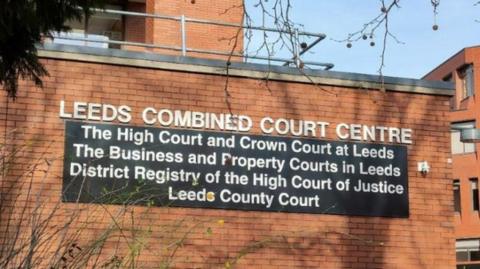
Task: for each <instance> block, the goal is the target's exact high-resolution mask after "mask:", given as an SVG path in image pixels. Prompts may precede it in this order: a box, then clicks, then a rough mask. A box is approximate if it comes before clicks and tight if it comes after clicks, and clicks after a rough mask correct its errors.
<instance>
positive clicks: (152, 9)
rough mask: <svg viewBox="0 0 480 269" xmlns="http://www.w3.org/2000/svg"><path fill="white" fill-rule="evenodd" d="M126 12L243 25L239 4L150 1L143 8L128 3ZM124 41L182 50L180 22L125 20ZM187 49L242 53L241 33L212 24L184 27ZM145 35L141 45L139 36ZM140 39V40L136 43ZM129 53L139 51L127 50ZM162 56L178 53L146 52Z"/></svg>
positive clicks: (190, 54)
mask: <svg viewBox="0 0 480 269" xmlns="http://www.w3.org/2000/svg"><path fill="white" fill-rule="evenodd" d="M127 9H128V10H129V11H135V12H147V13H151V14H159V15H165V16H175V17H180V16H181V15H185V17H187V18H190V19H200V20H210V21H217V22H222V23H232V24H238V25H240V24H242V19H243V6H242V1H239V0H228V1H190V0H189V1H150V0H147V1H146V2H145V3H144V4H143V3H142V4H140V3H129V4H128V6H127ZM125 31H126V36H127V41H131V40H133V41H138V42H146V43H149V44H154V45H160V46H170V47H178V48H180V47H181V46H182V40H181V27H180V21H175V20H166V19H151V18H147V19H141V18H135V17H130V16H127V20H126V28H125ZM185 31H186V46H187V48H191V49H197V50H211V51H221V52H227V53H230V52H231V51H232V50H234V51H235V52H241V51H242V50H243V30H242V29H238V28H237V27H227V26H220V25H212V24H199V23H193V22H187V23H186V28H185ZM142 35H144V38H143V40H144V41H143V40H142V41H139V40H140V39H141V38H140V36H142ZM139 38H140V39H139ZM126 48H128V49H135V50H139V49H138V48H134V47H130V46H126ZM147 50H149V51H155V52H160V53H163V54H176V55H178V54H180V53H181V52H180V51H174V50H167V49H147ZM187 55H188V56H201V57H202V58H216V59H219V58H220V59H225V58H226V56H219V55H213V54H201V53H195V52H190V53H188V54H187Z"/></svg>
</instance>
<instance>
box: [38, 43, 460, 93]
mask: <svg viewBox="0 0 480 269" xmlns="http://www.w3.org/2000/svg"><path fill="white" fill-rule="evenodd" d="M38 49H39V51H38V55H39V57H42V58H51V59H61V60H71V61H83V62H93V63H103V64H114V65H125V66H135V67H145V68H156V69H164V70H175V71H184V72H194V73H205V74H217V75H226V71H227V69H226V62H225V61H221V60H210V59H199V58H193V57H183V56H170V55H160V54H155V53H148V52H133V51H124V50H118V49H102V48H91V47H85V46H71V45H59V44H45V45H43V46H39V47H38ZM229 75H231V76H236V77H247V78H256V79H265V78H267V77H268V79H270V80H279V81H292V82H301V83H309V84H319V85H332V86H342V87H351V88H362V89H381V88H382V78H381V77H380V76H377V75H366V74H357V73H346V72H336V71H324V70H298V69H297V68H292V67H284V66H269V65H262V64H253V63H236V62H233V63H232V64H231V65H230V68H229ZM383 81H384V84H383V86H384V88H385V89H386V90H388V91H399V92H410V93H422V94H433V95H447V96H452V95H454V85H453V83H450V82H443V81H426V80H419V79H408V78H397V77H388V76H384V77H383Z"/></svg>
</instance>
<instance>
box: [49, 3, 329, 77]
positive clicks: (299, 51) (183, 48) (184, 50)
mask: <svg viewBox="0 0 480 269" xmlns="http://www.w3.org/2000/svg"><path fill="white" fill-rule="evenodd" d="M94 11H95V12H97V13H106V14H116V15H123V16H135V17H143V18H153V19H161V20H173V21H178V22H179V24H180V38H181V44H180V46H169V45H159V44H149V43H142V42H132V41H120V40H111V39H108V40H102V39H99V38H92V37H94V35H88V34H85V35H84V37H80V36H78V35H62V36H54V39H55V38H57V39H62V40H71V41H75V40H76V41H82V42H92V43H103V44H115V45H125V46H136V47H144V48H156V49H165V50H173V51H179V52H181V54H182V56H187V54H188V52H193V53H200V54H208V55H222V56H230V55H231V56H234V57H240V58H242V59H243V60H244V61H247V60H250V59H254V60H265V61H272V62H280V63H283V65H289V64H292V63H293V64H296V65H297V66H298V65H299V64H300V61H301V58H300V57H301V55H303V54H304V53H305V52H307V51H308V50H310V49H311V48H312V47H314V46H315V45H317V44H318V43H319V42H320V41H322V40H323V39H325V37H326V35H325V34H322V33H312V32H305V31H299V30H298V29H293V30H292V31H287V30H281V29H276V28H271V27H261V26H251V25H240V24H235V23H226V22H220V21H213V20H203V19H194V18H187V17H186V16H184V15H181V16H167V15H161V14H152V13H141V12H132V11H123V10H114V9H94ZM187 23H196V24H207V25H218V26H224V27H235V28H239V27H240V28H243V29H247V30H260V31H267V32H276V33H282V34H288V35H291V36H292V37H293V39H294V42H293V43H294V47H293V48H292V57H291V58H281V57H274V56H270V55H269V56H259V55H248V54H245V53H239V52H233V53H232V52H231V51H217V50H205V49H195V48H189V47H187V45H186V44H187V36H186V25H187ZM300 36H306V37H313V38H315V39H314V41H313V42H311V43H310V44H303V45H304V46H303V47H302V46H301V45H300V42H299V37H300ZM301 62H302V63H303V64H304V65H310V66H319V67H323V68H324V69H325V70H328V69H331V68H333V66H334V65H333V64H332V63H323V62H315V61H301Z"/></svg>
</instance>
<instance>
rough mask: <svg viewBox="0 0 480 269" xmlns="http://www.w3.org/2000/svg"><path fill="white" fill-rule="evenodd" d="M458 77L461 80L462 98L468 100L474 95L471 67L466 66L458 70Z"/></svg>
mask: <svg viewBox="0 0 480 269" xmlns="http://www.w3.org/2000/svg"><path fill="white" fill-rule="evenodd" d="M458 77H459V78H460V80H461V83H462V85H461V87H462V98H463V99H464V98H468V97H470V96H473V95H474V94H475V89H474V84H473V65H471V64H470V65H467V66H465V67H463V68H461V69H459V70H458Z"/></svg>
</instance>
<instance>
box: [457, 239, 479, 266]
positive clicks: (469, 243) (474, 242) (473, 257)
mask: <svg viewBox="0 0 480 269" xmlns="http://www.w3.org/2000/svg"><path fill="white" fill-rule="evenodd" d="M455 246H456V250H457V255H456V256H457V263H461V262H473V261H480V240H479V239H468V240H457V242H456V244H455ZM460 268H463V267H460Z"/></svg>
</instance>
